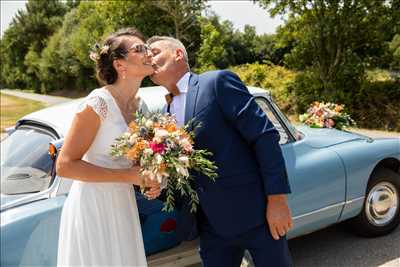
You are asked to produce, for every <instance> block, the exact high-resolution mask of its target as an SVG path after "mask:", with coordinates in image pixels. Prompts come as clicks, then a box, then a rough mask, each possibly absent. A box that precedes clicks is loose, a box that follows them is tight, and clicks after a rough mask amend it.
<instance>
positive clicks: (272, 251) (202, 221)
mask: <svg viewBox="0 0 400 267" xmlns="http://www.w3.org/2000/svg"><path fill="white" fill-rule="evenodd" d="M199 217H200V218H199V230H200V257H201V260H202V264H203V266H204V267H240V264H241V262H242V258H243V255H244V251H245V250H248V251H249V252H250V254H251V256H252V259H253V262H254V264H255V266H256V267H267V266H271V267H288V266H292V260H291V256H290V252H289V248H288V244H287V239H286V237H281V238H280V239H279V240H274V239H273V238H272V236H271V234H270V231H269V227H267V223H265V224H263V225H260V226H258V227H255V228H253V229H250V230H249V231H246V232H245V233H242V234H239V235H237V236H234V237H229V238H226V237H222V236H220V235H218V233H216V231H215V230H214V229H213V228H212V226H211V225H210V224H209V223H208V220H207V219H206V218H205V216H204V213H202V211H201V209H200V216H199ZM232 223H234V222H232Z"/></svg>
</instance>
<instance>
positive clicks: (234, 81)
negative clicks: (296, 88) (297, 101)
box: [214, 71, 292, 239]
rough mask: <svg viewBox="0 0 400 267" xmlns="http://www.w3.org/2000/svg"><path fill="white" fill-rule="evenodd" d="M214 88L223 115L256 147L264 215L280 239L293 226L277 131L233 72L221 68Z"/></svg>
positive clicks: (284, 167)
mask: <svg viewBox="0 0 400 267" xmlns="http://www.w3.org/2000/svg"><path fill="white" fill-rule="evenodd" d="M214 89H215V95H216V99H217V102H218V104H219V106H220V109H221V111H222V113H223V115H224V117H225V118H226V119H227V120H228V121H230V123H231V124H232V125H233V126H234V127H235V128H236V129H237V130H238V131H239V132H240V133H241V135H242V137H243V138H244V139H245V140H246V141H247V143H248V144H249V145H250V146H252V147H253V150H254V151H255V154H256V157H257V161H258V163H259V166H260V171H261V175H262V178H263V185H264V192H265V195H266V197H267V200H266V201H267V202H268V203H267V211H266V218H267V221H268V225H269V228H270V232H271V235H272V236H273V238H274V239H279V236H283V235H285V234H286V233H287V231H288V230H289V229H290V228H291V227H292V218H291V214H290V210H289V207H288V204H287V199H286V195H285V194H288V193H290V186H289V181H288V177H287V172H286V166H285V161H284V159H283V155H282V150H281V147H280V145H279V138H280V136H279V132H278V131H277V130H276V129H275V127H274V126H273V124H272V122H271V121H270V120H269V119H268V118H267V116H266V114H265V112H264V111H263V110H262V109H261V108H260V107H259V105H258V104H257V103H256V101H255V98H254V96H253V95H251V94H250V93H249V91H248V89H247V87H246V86H245V85H244V84H243V82H242V81H241V80H240V78H239V77H238V76H237V75H236V74H234V73H232V72H230V71H220V72H219V73H218V75H217V80H216V84H215V88H214Z"/></svg>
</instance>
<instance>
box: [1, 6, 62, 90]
mask: <svg viewBox="0 0 400 267" xmlns="http://www.w3.org/2000/svg"><path fill="white" fill-rule="evenodd" d="M67 10H68V8H67V6H65V5H64V4H63V3H62V2H61V1H58V0H51V1H46V0H29V1H28V3H27V4H26V11H18V13H17V15H16V16H15V18H14V19H13V21H12V22H11V24H10V27H9V28H8V29H7V30H6V31H5V33H4V36H3V38H2V40H1V56H0V58H1V64H2V68H1V72H0V77H1V81H2V82H1V83H2V84H3V85H4V86H7V87H11V88H27V87H30V88H34V89H35V90H36V91H38V90H39V89H40V88H39V82H38V79H37V74H38V70H39V68H38V60H39V58H40V53H41V51H42V50H43V48H44V47H45V46H46V44H47V40H48V38H49V37H50V36H51V35H52V34H53V33H54V32H55V31H56V30H57V28H58V27H60V26H61V24H62V18H63V16H64V14H65V13H66V12H67Z"/></svg>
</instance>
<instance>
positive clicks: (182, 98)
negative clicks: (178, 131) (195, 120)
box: [170, 72, 190, 127]
mask: <svg viewBox="0 0 400 267" xmlns="http://www.w3.org/2000/svg"><path fill="white" fill-rule="evenodd" d="M189 78H190V72H186V73H185V74H184V75H183V76H182V78H181V79H180V80H179V81H178V82H177V83H176V86H177V87H178V89H179V93H180V94H179V95H177V96H174V97H173V98H172V102H171V105H170V113H171V114H172V115H175V118H176V122H177V125H178V127H182V126H184V125H185V108H186V94H187V91H188V89H189Z"/></svg>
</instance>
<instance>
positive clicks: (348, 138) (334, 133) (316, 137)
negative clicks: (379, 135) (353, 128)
mask: <svg viewBox="0 0 400 267" xmlns="http://www.w3.org/2000/svg"><path fill="white" fill-rule="evenodd" d="M296 128H297V129H298V130H299V131H300V132H302V133H303V134H304V135H305V137H304V140H305V142H306V143H307V144H308V145H310V146H312V147H315V148H323V147H329V146H333V145H337V144H341V143H346V142H352V141H357V140H366V141H368V142H372V141H373V140H374V139H372V138H371V137H368V136H365V135H361V134H357V133H352V132H347V131H339V130H336V129H328V128H310V127H308V126H298V127H296Z"/></svg>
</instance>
